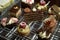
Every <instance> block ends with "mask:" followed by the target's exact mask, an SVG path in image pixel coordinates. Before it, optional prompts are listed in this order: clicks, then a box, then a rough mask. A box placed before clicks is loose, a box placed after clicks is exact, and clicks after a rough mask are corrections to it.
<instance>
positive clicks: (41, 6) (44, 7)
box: [36, 0, 50, 11]
mask: <svg viewBox="0 0 60 40" xmlns="http://www.w3.org/2000/svg"><path fill="white" fill-rule="evenodd" d="M49 3H50V1H49V2H48V3H47V4H46V2H45V1H44V0H41V1H40V3H38V4H37V5H36V6H37V9H38V10H42V11H46V10H47V6H48V4H49Z"/></svg>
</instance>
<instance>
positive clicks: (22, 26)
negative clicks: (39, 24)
mask: <svg viewBox="0 0 60 40" xmlns="http://www.w3.org/2000/svg"><path fill="white" fill-rule="evenodd" d="M17 31H18V32H19V34H22V35H23V36H28V35H29V33H30V28H29V25H27V24H26V23H25V22H21V23H20V24H19V26H18V29H17Z"/></svg>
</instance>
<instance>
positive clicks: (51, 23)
mask: <svg viewBox="0 0 60 40" xmlns="http://www.w3.org/2000/svg"><path fill="white" fill-rule="evenodd" d="M43 22H44V25H43V27H42V28H41V29H40V30H39V31H40V32H39V36H40V37H41V38H50V36H51V35H52V33H53V32H54V30H55V28H56V25H57V21H56V19H55V17H54V15H50V16H49V17H48V18H46V19H45V20H44V21H43Z"/></svg>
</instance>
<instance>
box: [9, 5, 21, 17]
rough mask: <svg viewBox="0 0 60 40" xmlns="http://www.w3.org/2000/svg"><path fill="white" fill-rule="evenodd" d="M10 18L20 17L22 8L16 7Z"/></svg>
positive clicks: (12, 10)
mask: <svg viewBox="0 0 60 40" xmlns="http://www.w3.org/2000/svg"><path fill="white" fill-rule="evenodd" d="M9 14H10V16H13V17H17V18H18V17H19V16H20V15H21V8H20V7H19V6H18V5H14V6H13V7H12V8H11V9H10V12H9Z"/></svg>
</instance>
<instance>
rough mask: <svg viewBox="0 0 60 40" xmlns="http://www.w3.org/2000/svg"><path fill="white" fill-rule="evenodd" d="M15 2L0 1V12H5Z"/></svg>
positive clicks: (10, 0) (12, 0) (11, 0)
mask: <svg viewBox="0 0 60 40" xmlns="http://www.w3.org/2000/svg"><path fill="white" fill-rule="evenodd" d="M12 2H14V0H0V11H3V10H4V9H5V8H6V7H8V6H9V5H10V4H11V3H12Z"/></svg>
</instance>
